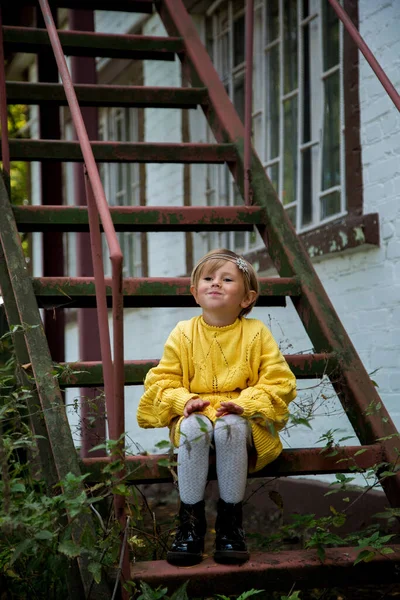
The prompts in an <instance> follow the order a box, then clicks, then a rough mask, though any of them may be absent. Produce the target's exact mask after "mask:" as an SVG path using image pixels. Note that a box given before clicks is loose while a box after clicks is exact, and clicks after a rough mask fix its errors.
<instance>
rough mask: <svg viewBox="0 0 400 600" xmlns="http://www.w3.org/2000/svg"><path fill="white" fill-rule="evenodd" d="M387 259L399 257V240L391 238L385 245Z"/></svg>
mask: <svg viewBox="0 0 400 600" xmlns="http://www.w3.org/2000/svg"><path fill="white" fill-rule="evenodd" d="M387 257H388V259H389V260H390V259H392V258H400V240H391V241H390V242H389V243H388V246H387Z"/></svg>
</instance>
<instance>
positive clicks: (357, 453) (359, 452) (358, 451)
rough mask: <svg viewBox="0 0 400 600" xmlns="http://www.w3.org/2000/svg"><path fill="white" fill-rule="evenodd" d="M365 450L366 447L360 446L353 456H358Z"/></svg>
mask: <svg viewBox="0 0 400 600" xmlns="http://www.w3.org/2000/svg"><path fill="white" fill-rule="evenodd" d="M366 451H367V448H361V450H357V452H356V453H355V455H354V456H359V455H360V454H364V452H366Z"/></svg>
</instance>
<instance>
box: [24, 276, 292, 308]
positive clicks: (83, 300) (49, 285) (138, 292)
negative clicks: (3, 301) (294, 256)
mask: <svg viewBox="0 0 400 600" xmlns="http://www.w3.org/2000/svg"><path fill="white" fill-rule="evenodd" d="M105 283H106V295H107V299H108V306H112V302H111V298H112V281H111V279H110V278H106V279H105ZM33 287H34V290H35V294H36V296H37V298H38V302H39V304H40V306H41V307H42V308H54V307H55V306H69V307H70V308H71V307H73V306H79V307H81V308H82V307H85V308H87V307H92V306H95V305H96V304H95V296H96V291H95V285H94V279H93V277H46V278H44V277H37V278H34V279H33ZM122 293H123V296H124V306H126V307H137V306H196V303H195V301H194V298H193V296H192V294H191V293H190V279H189V278H188V277H175V278H174V277H136V278H126V279H124V280H123V281H122ZM299 294H300V283H299V281H298V280H297V279H296V278H295V277H282V278H279V277H270V278H266V277H262V278H260V296H259V298H258V300H257V306H283V305H284V302H285V300H286V296H297V295H299Z"/></svg>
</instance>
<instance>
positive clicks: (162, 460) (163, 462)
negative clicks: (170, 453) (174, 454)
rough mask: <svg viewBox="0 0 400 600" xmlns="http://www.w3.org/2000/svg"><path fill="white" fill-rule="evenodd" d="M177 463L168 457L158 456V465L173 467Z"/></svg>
mask: <svg viewBox="0 0 400 600" xmlns="http://www.w3.org/2000/svg"><path fill="white" fill-rule="evenodd" d="M177 464H178V463H177V462H175V461H173V460H170V459H169V458H160V460H158V461H157V465H158V466H159V467H175V466H176V465H177Z"/></svg>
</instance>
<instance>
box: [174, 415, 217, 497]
mask: <svg viewBox="0 0 400 600" xmlns="http://www.w3.org/2000/svg"><path fill="white" fill-rule="evenodd" d="M212 432H213V426H212V423H211V421H210V420H209V419H207V417H205V416H204V415H201V414H199V413H193V414H191V415H190V416H189V417H187V418H186V419H183V421H182V423H181V426H180V434H181V435H180V442H179V448H178V486H179V495H180V498H181V500H182V502H185V504H196V503H197V502H200V500H203V499H204V491H205V488H206V483H207V474H208V459H209V453H210V444H211V440H212Z"/></svg>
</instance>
